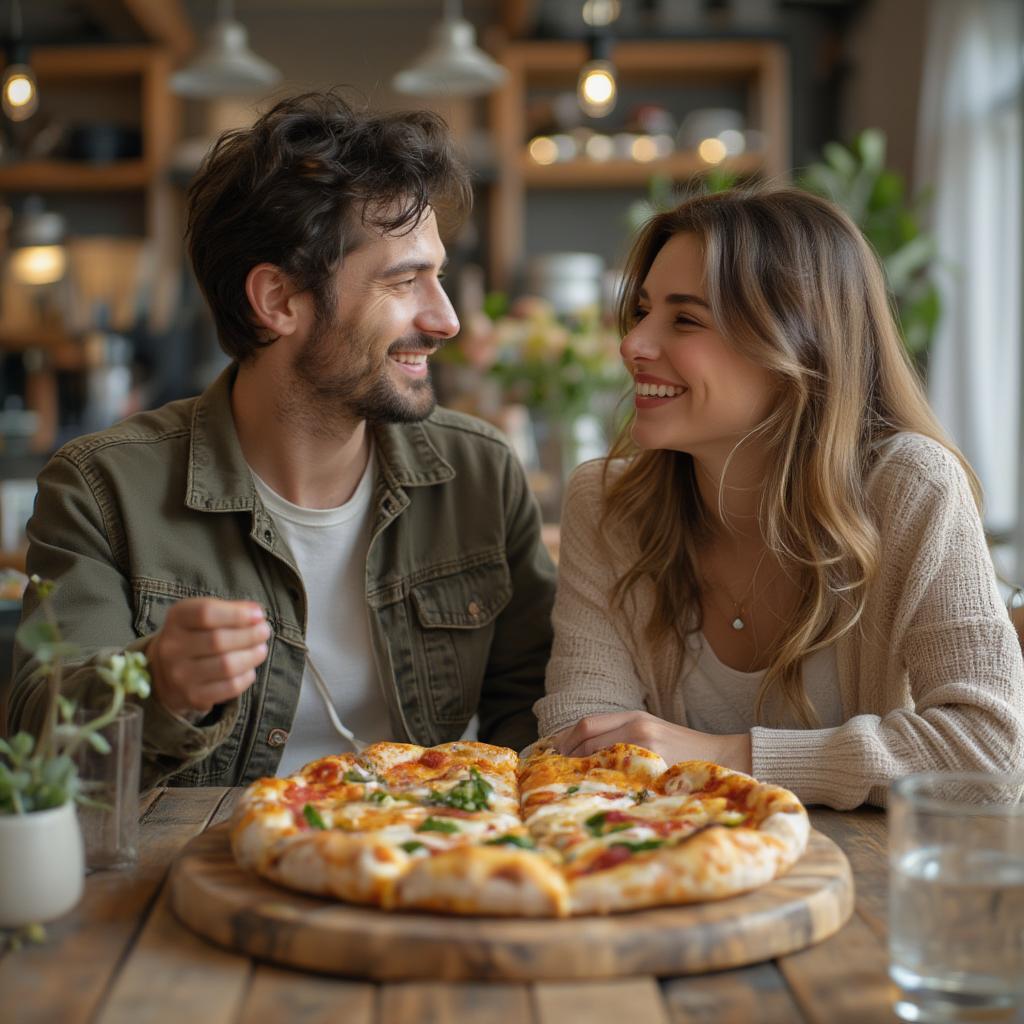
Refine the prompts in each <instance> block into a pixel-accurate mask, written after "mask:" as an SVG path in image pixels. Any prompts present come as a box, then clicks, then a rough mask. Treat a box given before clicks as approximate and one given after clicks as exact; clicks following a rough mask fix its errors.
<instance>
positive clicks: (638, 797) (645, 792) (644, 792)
mask: <svg viewBox="0 0 1024 1024" xmlns="http://www.w3.org/2000/svg"><path fill="white" fill-rule="evenodd" d="M650 798H651V791H650V790H649V789H638V790H637V791H636V792H635V793H634V794H633V803H635V804H642V803H644V802H645V801H647V800H650Z"/></svg>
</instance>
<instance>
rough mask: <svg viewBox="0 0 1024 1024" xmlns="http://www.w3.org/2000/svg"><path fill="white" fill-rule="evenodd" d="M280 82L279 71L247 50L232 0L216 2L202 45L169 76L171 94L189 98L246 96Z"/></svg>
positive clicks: (241, 26)
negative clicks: (214, 15) (214, 13)
mask: <svg viewBox="0 0 1024 1024" xmlns="http://www.w3.org/2000/svg"><path fill="white" fill-rule="evenodd" d="M280 80H281V72H280V71H278V69H277V68H275V67H274V65H273V64H270V63H268V62H267V61H265V60H263V58H262V57H257V56H256V54H254V53H253V52H252V50H250V49H249V33H248V32H247V31H246V29H245V26H244V25H242V23H241V22H238V21H235V19H234V4H233V3H232V0H219V2H218V7H217V20H216V21H214V23H213V24H212V25H211V26H210V28H209V30H208V31H207V33H206V45H205V46H204V47H203V49H202V50H201V51H200V52H199V53H198V54H197V55H196V56H195V57H194V58H193V59H192V60H191V61H190V62H189V64H188V65H187V66H186V67H184V68H182V69H181V70H180V71H176V72H175V73H174V74H173V75H172V76H171V91H172V92H175V93H177V95H179V96H185V97H187V98H189V99H213V98H215V97H218V96H248V95H251V94H254V93H261V92H264V91H265V90H266V89H269V88H270V87H271V86H273V85H276V84H277V83H278V82H279V81H280Z"/></svg>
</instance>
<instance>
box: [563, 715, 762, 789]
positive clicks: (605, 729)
mask: <svg viewBox="0 0 1024 1024" xmlns="http://www.w3.org/2000/svg"><path fill="white" fill-rule="evenodd" d="M550 738H551V740H552V741H553V742H554V743H555V745H556V746H557V747H558V750H559V752H560V753H562V754H565V755H567V756H570V757H584V756H585V755H587V754H592V753H593V752H594V751H595V750H599V749H600V748H601V747H607V746H610V745H611V744H612V743H635V744H636V745H637V746H638V747H646V748H647V749H648V750H653V751H654V752H655V753H657V754H661V756H662V757H663V758H664V759H665V760H666V761H667V762H668V763H669V764H670V765H671V764H675V763H676V762H677V761H690V760H696V761H713V762H714V763H715V764H720V765H724V766H725V767H726V768H733V769H735V770H736V771H740V772H746V773H747V774H750V769H751V753H750V733H746V732H742V733H736V734H734V735H729V736H714V735H712V734H710V733H706V732H697V730H696V729H687V728H686V726H685V725H673V724H672V723H671V722H666V721H665V720H664V719H661V718H655V716H654V715H649V714H648V713H647V712H646V711H612V712H608V713H606V714H602V715H588V716H587V717H586V718H581V719H580V720H579V721H578V722H577V723H576V724H575V725H573V726H570V727H569V728H568V729H563V730H562V731H561V732H556V733H555V734H554V735H553V736H552V737H550Z"/></svg>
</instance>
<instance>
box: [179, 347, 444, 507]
mask: <svg viewBox="0 0 1024 1024" xmlns="http://www.w3.org/2000/svg"><path fill="white" fill-rule="evenodd" d="M237 372H238V368H237V365H236V364H234V363H232V364H231V365H230V366H228V367H227V368H226V369H225V370H224V371H223V372H222V373H221V374H220V375H219V376H218V377H217V379H216V380H215V381H214V382H213V383H212V384H211V385H210V386H209V387H208V388H207V389H206V390H205V391H204V392H203V393H202V394H201V395H200V396H199V398H198V399H196V404H195V407H194V409H193V412H192V430H191V434H192V436H191V442H190V445H189V465H188V482H187V485H186V486H187V493H186V495H185V503H186V505H187V506H188V507H189V508H192V509H196V510H198V511H206V512H240V511H245V510H248V511H252V510H253V509H254V508H255V507H256V501H257V499H256V488H255V485H254V484H253V481H252V473H251V472H250V471H249V466H248V464H247V463H246V461H245V456H244V455H243V454H242V446H241V444H240V443H239V440H238V432H237V431H236V430H235V421H234V417H233V416H232V414H231V388H232V387H233V386H234V382H235V376H236V375H237ZM429 422H430V418H429V417H428V419H427V420H426V421H424V422H422V423H384V424H379V425H377V426H374V427H373V428H372V430H373V440H374V445H375V454H376V463H377V471H378V475H379V476H381V477H383V479H384V480H385V481H386V483H387V485H388V486H389V488H390V489H392V490H400V489H402V488H405V487H423V486H428V485H431V484H440V483H444V482H446V481H448V480H451V479H453V478H454V476H455V470H454V469H453V468H452V466H451V465H450V464H449V463H448V462H447V461H445V459H443V458H442V457H441V455H440V453H439V452H438V450H437V449H436V448H435V447H434V445H433V443H432V442H431V439H430V433H429V431H428V428H427V424H428V423H429Z"/></svg>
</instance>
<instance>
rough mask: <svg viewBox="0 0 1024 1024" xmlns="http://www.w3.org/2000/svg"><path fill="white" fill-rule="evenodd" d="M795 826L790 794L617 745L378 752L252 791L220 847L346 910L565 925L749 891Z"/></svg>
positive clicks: (798, 837) (798, 850)
mask: <svg viewBox="0 0 1024 1024" xmlns="http://www.w3.org/2000/svg"><path fill="white" fill-rule="evenodd" d="M809 831H810V826H809V823H808V819H807V812H806V811H805V809H804V807H803V805H802V804H801V803H800V801H799V800H798V799H797V798H796V797H795V796H794V795H793V794H792V793H790V792H789V791H788V790H786V789H782V788H781V787H779V786H773V785H769V784H766V783H762V782H758V781H757V780H756V779H754V778H751V777H750V776H749V775H744V774H743V773H741V772H736V771H732V770H730V769H728V768H723V767H721V766H720V765H716V764H711V763H709V762H706V761H683V762H681V763H679V764H675V765H672V767H671V768H670V767H668V765H666V763H665V761H664V760H663V759H662V758H661V757H660V756H659V755H658V754H655V753H652V752H651V751H649V750H645V749H644V748H642V747H637V746H633V745H631V744H626V743H617V744H615V745H614V746H610V747H606V748H604V749H603V750H600V751H597V752H596V753H594V754H591V755H589V756H587V757H564V756H562V755H560V754H558V753H557V752H555V751H554V750H550V749H544V748H539V749H535V752H534V753H532V754H531V755H530V756H528V757H526V758H523V759H520V758H519V756H518V755H517V754H516V752H515V751H513V750H510V749H508V748H505V747H496V746H491V745H489V744H486V743H475V742H469V741H458V742H455V743H443V744H441V745H439V746H436V747H421V746H417V745H415V744H410V743H375V744H372V745H371V746H369V747H367V748H366V749H365V750H364V751H362V753H360V754H337V755H330V756H328V757H323V758H320V759H319V760H316V761H313V762H312V763H310V764H308V765H306V766H305V767H304V768H303V769H302V770H301V771H300V772H298V773H297V774H295V775H292V776H290V777H288V778H266V779H260V780H259V781H257V782H254V783H253V784H252V785H250V786H249V787H248V789H247V790H246V791H245V793H244V794H243V796H242V798H241V800H240V802H239V804H238V807H237V808H236V810H235V814H234V817H233V819H232V825H231V845H232V850H233V852H234V856H235V859H236V861H237V862H238V864H239V865H240V866H241V867H243V868H245V869H248V870H252V871H254V872H256V873H257V874H259V875H261V876H262V877H264V878H266V879H269V880H270V881H272V882H275V883H277V884H279V885H283V886H285V887H287V888H290V889H296V890H299V891H301V892H306V893H311V894H314V895H318V896H327V897H332V898H335V899H340V900H343V901H345V902H348V903H356V904H364V905H369V906H376V907H381V908H383V909H386V910H392V909H402V910H427V911H435V912H439V913H448V914H481V915H500V916H525V917H567V916H570V915H576V914H608V913H615V912H618V911H627V910H637V909H640V908H644V907H656V906H666V905H674V904H682V903H693V902H697V901H701V900H712V899H721V898H723V897H726V896H731V895H734V894H735V893H740V892H746V891H748V890H750V889H754V888H756V887H758V886H760V885H764V884H765V883H767V882H769V881H771V880H772V879H773V878H777V877H778V876H779V875H781V874H783V873H784V872H786V871H788V870H789V868H790V867H792V865H793V864H794V863H795V862H796V861H797V860H798V859H799V857H800V856H801V854H802V853H803V851H804V849H805V847H806V845H807V838H808V834H809Z"/></svg>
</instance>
